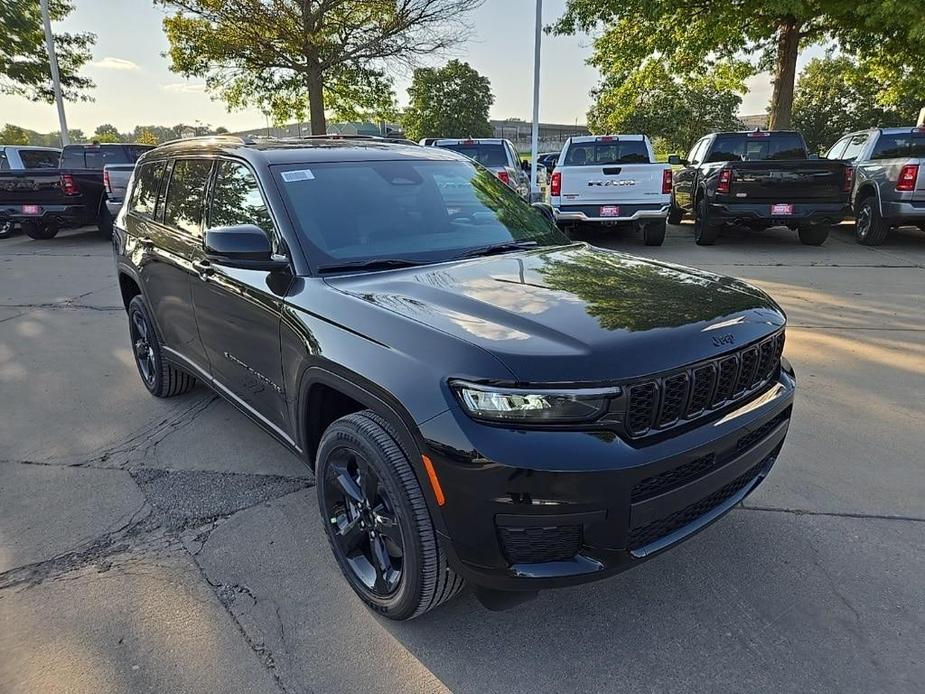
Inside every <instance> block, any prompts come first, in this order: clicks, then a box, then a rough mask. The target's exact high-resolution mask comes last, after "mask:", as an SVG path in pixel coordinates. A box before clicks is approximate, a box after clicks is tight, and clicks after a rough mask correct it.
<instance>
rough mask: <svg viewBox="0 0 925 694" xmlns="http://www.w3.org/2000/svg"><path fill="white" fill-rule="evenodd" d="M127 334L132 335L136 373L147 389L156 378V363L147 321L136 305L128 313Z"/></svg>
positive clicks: (150, 387) (152, 385)
mask: <svg viewBox="0 0 925 694" xmlns="http://www.w3.org/2000/svg"><path fill="white" fill-rule="evenodd" d="M129 334H130V335H131V337H132V352H133V353H134V355H135V364H136V365H137V366H138V373H139V374H140V375H141V380H142V381H144V383H145V386H147V388H148V390H151V389H152V388H153V387H154V382H155V380H156V379H157V367H158V364H157V360H156V359H155V355H154V348H153V347H152V346H151V339H152V337H151V331H150V329H149V328H148V321H147V319H146V317H145V315H144V314H143V313H142V312H141V310H140V309H139V308H138V307H137V306H136V307H134V308H133V310H132V311H131V313H129Z"/></svg>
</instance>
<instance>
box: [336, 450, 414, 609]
mask: <svg viewBox="0 0 925 694" xmlns="http://www.w3.org/2000/svg"><path fill="white" fill-rule="evenodd" d="M325 476H326V480H325V482H326V483H325V511H326V513H325V516H326V517H327V518H328V519H329V522H330V523H331V525H332V530H333V538H334V547H335V551H336V552H337V553H338V554H339V555H340V558H342V560H343V561H344V562H345V563H346V564H347V565H348V566H349V567H350V570H351V571H352V572H353V575H354V576H355V577H356V579H357V580H358V581H359V582H360V583H362V584H363V585H364V586H365V587H366V588H367V589H368V590H369V591H370V592H372V593H373V594H374V595H376V596H377V597H379V598H387V597H389V596H390V595H392V594H394V593H395V591H396V590H397V588H398V583H399V581H401V578H402V571H403V568H404V558H405V542H404V539H403V538H402V531H401V526H400V524H399V519H398V514H397V511H396V508H395V505H394V504H393V503H392V501H391V500H390V499H389V495H388V492H387V491H386V490H385V488H384V487H383V486H382V485H381V484H380V481H379V477H378V475H377V474H376V471H375V470H374V469H373V468H372V466H371V465H370V464H369V462H368V461H367V460H366V459H365V458H364V457H363V456H362V454H361V453H359V452H358V451H356V450H353V449H350V448H339V449H337V450H335V451H334V452H333V453H332V454H331V456H330V460H329V463H328V465H327V467H326V469H325Z"/></svg>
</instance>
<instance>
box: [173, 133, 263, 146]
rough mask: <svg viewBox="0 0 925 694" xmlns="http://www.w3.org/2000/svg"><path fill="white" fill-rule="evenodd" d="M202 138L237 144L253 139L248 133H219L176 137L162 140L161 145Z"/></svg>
mask: <svg viewBox="0 0 925 694" xmlns="http://www.w3.org/2000/svg"><path fill="white" fill-rule="evenodd" d="M203 140H228V141H231V142H234V143H235V144H238V145H252V144H254V140H253V139H252V138H251V137H250V136H249V135H246V136H244V137H241V136H240V135H224V134H220V135H196V136H195V137H178V138H177V139H175V140H168V141H167V142H162V143H161V146H164V145H173V144H176V143H177V142H197V141H203Z"/></svg>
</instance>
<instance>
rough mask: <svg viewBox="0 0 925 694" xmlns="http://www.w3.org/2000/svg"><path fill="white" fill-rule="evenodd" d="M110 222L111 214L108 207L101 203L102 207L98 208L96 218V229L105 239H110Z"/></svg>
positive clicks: (111, 221) (111, 220)
mask: <svg viewBox="0 0 925 694" xmlns="http://www.w3.org/2000/svg"><path fill="white" fill-rule="evenodd" d="M112 223H113V219H112V214H110V212H109V208H108V207H106V205H103V209H101V210H100V214H99V216H98V217H97V218H96V229H97V231H98V232H99V234H100V236H101V237H102V238H104V239H106V240H107V241H109V240H111V239H112Z"/></svg>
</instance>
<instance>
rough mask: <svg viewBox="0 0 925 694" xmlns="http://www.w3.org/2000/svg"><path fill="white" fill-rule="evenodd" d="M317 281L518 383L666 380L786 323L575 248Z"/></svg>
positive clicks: (692, 276) (704, 281)
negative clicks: (448, 341)
mask: <svg viewBox="0 0 925 694" xmlns="http://www.w3.org/2000/svg"><path fill="white" fill-rule="evenodd" d="M327 282H328V284H329V285H330V286H332V287H334V288H336V289H338V290H340V291H342V292H345V293H348V294H351V295H353V296H355V297H356V298H358V299H361V300H363V301H366V302H369V303H371V304H374V305H376V306H378V307H380V308H381V309H382V310H386V311H392V312H395V313H398V314H401V315H402V316H405V317H406V318H409V319H412V320H415V321H418V322H420V323H423V324H426V325H428V326H430V327H432V328H434V329H435V330H440V331H442V332H444V333H448V334H450V335H453V336H455V337H457V338H460V339H462V340H466V341H468V342H470V343H472V344H474V345H477V346H479V347H481V348H482V349H484V350H487V351H488V352H490V353H492V354H493V355H494V356H495V357H497V358H498V359H499V360H500V361H501V362H502V363H503V364H504V365H505V366H506V367H507V368H508V369H510V370H511V371H512V372H513V373H514V374H515V376H516V378H517V380H519V381H523V382H536V383H543V382H562V383H564V382H570V383H575V382H589V383H591V382H606V381H612V380H620V379H625V378H634V377H638V376H643V375H647V374H652V373H657V372H660V371H666V370H669V369H673V368H676V367H679V366H683V365H685V364H689V363H691V362H695V361H699V360H702V359H709V358H712V357H715V356H719V355H720V354H722V353H723V352H727V351H731V350H734V349H736V348H738V347H741V346H743V345H745V344H747V343H749V342H751V341H753V340H757V339H759V338H761V337H764V336H765V335H768V334H770V333H772V332H774V331H775V330H777V329H778V328H779V327H780V326H782V325H784V323H785V318H784V314H783V312H782V311H781V309H780V307H778V306H777V304H776V303H774V301H773V300H771V299H770V298H769V297H768V296H767V295H766V294H765V293H764V292H762V291H760V290H759V289H756V288H755V287H752V286H750V285H748V284H746V283H744V282H741V281H739V280H736V279H732V278H729V277H722V276H719V275H714V274H711V273H706V272H702V271H699V270H693V269H690V268H684V267H680V266H675V265H669V264H665V263H657V262H654V261H650V260H644V259H642V258H637V257H634V256H630V255H625V254H622V253H616V252H613V251H606V250H602V249H599V248H594V247H591V246H588V245H586V244H578V245H573V246H567V247H557V248H552V249H538V250H532V251H526V252H518V253H510V254H506V255H500V256H490V257H485V258H473V259H471V260H466V261H460V262H455V263H444V264H440V265H434V266H428V267H422V268H409V269H403V270H396V271H388V272H377V273H366V274H360V275H351V276H342V277H336V278H330V279H328V280H327ZM361 327H362V326H358V329H361ZM434 358H435V359H439V355H434Z"/></svg>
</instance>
